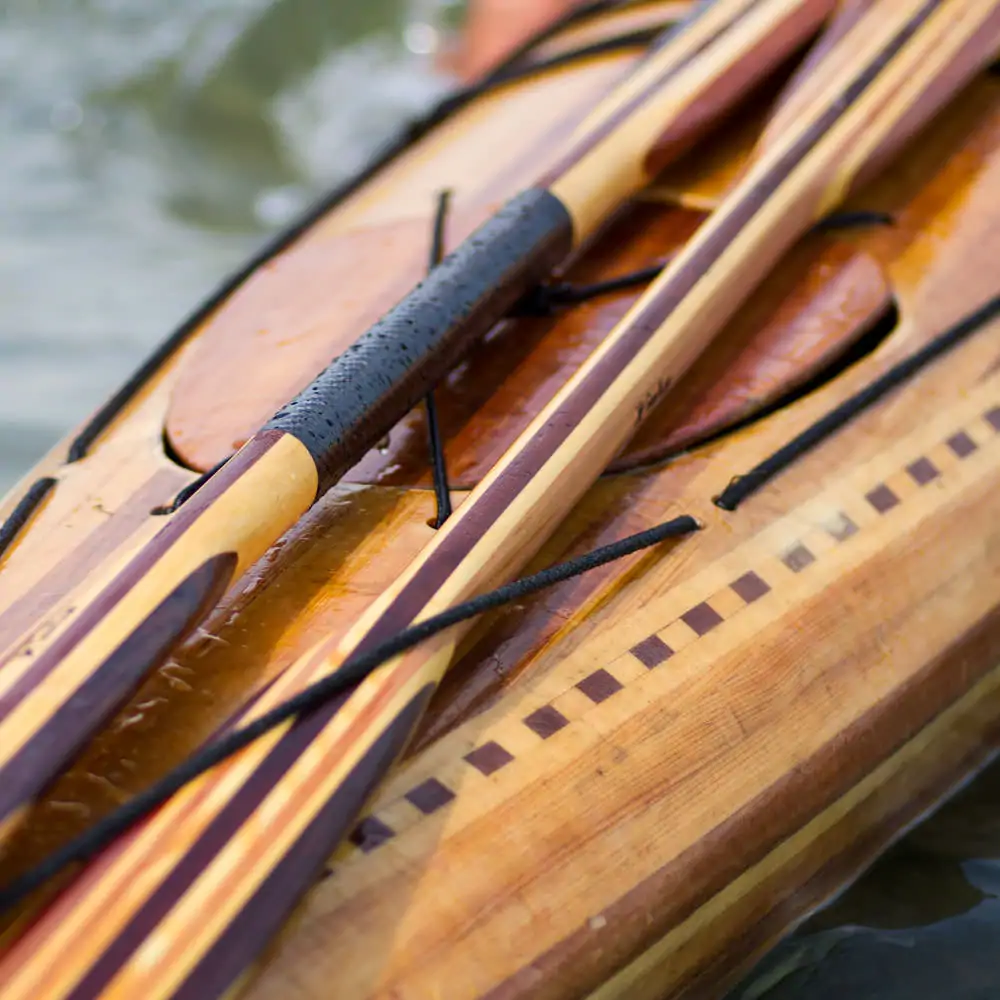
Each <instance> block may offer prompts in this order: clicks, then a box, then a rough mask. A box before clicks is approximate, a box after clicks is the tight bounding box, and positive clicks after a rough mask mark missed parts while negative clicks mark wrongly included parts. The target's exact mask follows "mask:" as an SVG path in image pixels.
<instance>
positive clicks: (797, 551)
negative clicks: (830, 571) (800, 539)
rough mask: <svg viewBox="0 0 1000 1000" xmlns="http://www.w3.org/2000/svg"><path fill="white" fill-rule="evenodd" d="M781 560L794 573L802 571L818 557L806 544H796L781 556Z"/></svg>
mask: <svg viewBox="0 0 1000 1000" xmlns="http://www.w3.org/2000/svg"><path fill="white" fill-rule="evenodd" d="M781 561H782V562H783V563H784V564H785V565H786V566H787V567H788V568H789V569H790V570H791V571H792V572H793V573H801V572H802V570H804V569H805V568H806V566H808V565H809V564H810V563H814V562H815V561H816V557H815V556H814V555H813V554H812V553H811V552H810V551H809V550H808V549H807V548H806V547H805V546H804V545H796V546H795V547H794V548H792V549H789V550H788V551H787V552H786V553H785V554H784V555H783V556H782V557H781Z"/></svg>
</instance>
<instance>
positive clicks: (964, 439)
mask: <svg viewBox="0 0 1000 1000" xmlns="http://www.w3.org/2000/svg"><path fill="white" fill-rule="evenodd" d="M945 443H946V444H947V445H948V447H949V448H950V449H951V451H952V453H953V454H954V455H955V456H957V457H958V458H967V457H968V456H969V455H971V454H972V453H973V452H974V451H976V449H977V448H978V447H979V446H978V445H977V444H976V442H975V441H973V440H972V438H970V437H969V435H968V434H966V433H965V431H959V432H958V433H957V434H953V435H952V436H951V437H950V438H948V440H947V441H946V442H945Z"/></svg>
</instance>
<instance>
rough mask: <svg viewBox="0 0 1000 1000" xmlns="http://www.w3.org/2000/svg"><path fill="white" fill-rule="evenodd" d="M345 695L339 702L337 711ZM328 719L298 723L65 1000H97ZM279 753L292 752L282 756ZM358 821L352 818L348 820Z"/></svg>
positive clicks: (322, 718) (345, 696)
mask: <svg viewBox="0 0 1000 1000" xmlns="http://www.w3.org/2000/svg"><path fill="white" fill-rule="evenodd" d="M346 698H347V695H341V696H340V697H339V698H338V699H336V703H337V707H339V706H340V705H341V704H343V702H344V701H345V700H346ZM326 723H327V719H326V718H325V713H324V714H319V713H317V714H316V715H313V716H310V717H308V718H306V719H304V720H300V721H298V722H296V723H295V724H294V725H293V726H292V727H291V728H290V729H289V730H288V731H287V732H286V733H285V734H284V736H282V737H281V739H280V740H279V741H278V743H277V744H276V745H275V747H274V749H273V750H272V751H271V753H270V754H268V756H267V757H265V758H264V760H263V761H262V762H261V763H260V765H259V766H258V767H257V770H256V771H254V774H253V778H255V779H257V780H256V781H255V782H247V783H246V784H244V785H243V787H242V788H240V790H239V791H238V792H237V793H236V794H235V795H234V796H233V797H232V798H231V799H230V800H229V801H228V802H227V803H226V805H225V806H224V807H223V808H222V809H221V810H220V812H219V813H218V814H217V815H216V816H215V818H214V819H213V820H212V821H211V822H210V823H209V825H208V826H207V827H206V828H205V830H204V832H203V833H202V834H201V836H200V837H199V838H198V840H196V841H195V843H194V844H192V845H191V847H189V848H188V850H187V853H185V854H184V856H183V857H181V858H180V860H179V861H177V862H176V863H175V864H174V866H173V868H172V869H171V870H170V872H169V874H168V875H167V876H166V878H165V879H164V880H163V881H162V882H161V883H160V884H159V886H157V888H156V889H155V890H154V891H153V892H152V893H151V894H150V896H149V897H148V898H147V900H146V902H145V903H144V904H143V905H142V906H141V907H140V908H139V909H138V910H137V911H136V912H135V914H134V916H133V917H132V919H131V920H130V921H129V922H128V924H126V925H125V927H124V928H122V930H121V932H120V933H119V934H118V936H117V937H116V938H115V939H114V940H113V941H112V942H111V943H110V944H109V945H108V946H107V947H106V948H105V949H104V951H103V952H101V954H100V955H99V957H98V958H97V960H96V961H95V962H94V964H93V965H92V966H91V967H90V969H89V970H88V972H87V974H86V976H85V977H84V978H83V979H82V980H81V981H80V982H79V984H78V985H77V987H76V988H75V989H74V990H73V992H72V993H71V994H70V995H69V997H67V1000H96V998H97V997H98V996H100V994H101V992H102V991H103V990H104V988H105V987H106V986H107V984H108V983H109V982H110V981H111V979H112V978H113V977H114V976H115V974H116V973H117V972H118V970H119V969H121V967H122V966H123V965H124V964H125V963H126V962H127V961H128V960H129V958H130V957H131V956H132V955H133V954H134V953H135V951H136V949H137V948H138V947H139V946H140V945H141V944H142V942H143V941H144V940H145V939H146V938H147V937H148V936H149V934H150V933H151V932H152V931H153V930H154V929H155V928H156V927H157V925H158V924H159V923H160V922H161V921H162V920H163V919H164V917H166V915H167V914H168V913H169V912H170V910H172V909H173V907H174V905H175V904H176V903H177V901H178V900H179V899H180V898H181V897H182V896H183V895H184V893H185V892H187V890H188V889H189V888H190V887H191V886H192V884H193V883H194V881H195V879H197V878H198V876H199V875H200V874H201V873H202V872H203V871H204V870H205V868H207V867H208V866H209V865H210V864H211V862H212V860H213V859H214V858H215V857H216V856H217V855H218V853H219V852H220V851H221V850H222V849H223V848H224V847H225V846H226V844H228V843H229V842H230V840H231V839H232V836H233V833H234V831H235V830H238V829H239V827H240V826H242V824H243V823H244V822H245V821H246V818H247V817H248V816H249V815H250V814H251V813H252V812H253V810H254V809H256V808H257V806H258V805H259V804H260V802H261V801H262V800H263V798H264V796H265V795H266V792H267V786H268V785H269V784H271V783H274V782H277V781H278V780H280V779H281V778H282V777H283V776H284V774H285V773H287V771H288V768H289V767H290V766H291V764H292V763H293V762H294V756H293V753H295V752H299V753H300V752H302V751H303V750H305V749H306V747H308V746H309V744H310V743H311V742H312V740H313V739H314V738H315V736H316V735H317V734H318V733H319V732H321V731H322V729H323V727H324V726H325V725H326ZM280 750H286V751H290V752H289V753H285V754H282V753H279V752H278V751H280ZM353 821H354V817H352V818H351V820H350V822H353Z"/></svg>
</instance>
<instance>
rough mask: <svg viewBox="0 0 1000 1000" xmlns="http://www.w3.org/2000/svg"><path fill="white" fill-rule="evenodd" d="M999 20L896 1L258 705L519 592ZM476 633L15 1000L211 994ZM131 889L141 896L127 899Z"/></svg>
mask: <svg viewBox="0 0 1000 1000" xmlns="http://www.w3.org/2000/svg"><path fill="white" fill-rule="evenodd" d="M998 38H1000V2H994V3H990V4H988V5H987V4H984V3H982V2H981V0H905V2H904V0H899V2H898V3H894V4H892V5H879V6H877V7H875V8H873V9H872V10H871V11H870V12H869V14H868V15H867V16H866V17H865V18H863V19H862V20H861V21H860V22H859V24H858V26H857V28H856V29H855V30H854V31H851V32H849V33H848V34H847V35H846V36H845V38H844V41H843V44H844V45H850V46H852V49H851V52H852V57H851V59H849V60H846V61H845V65H844V66H843V67H839V68H838V70H837V72H836V73H833V74H831V75H830V77H829V79H827V80H826V81H825V82H824V85H823V86H822V87H821V88H820V93H819V94H818V95H817V98H816V100H815V101H811V102H809V103H808V106H807V107H804V108H803V109H802V110H801V112H800V113H797V114H796V115H794V116H792V119H791V120H790V121H789V123H788V129H787V134H786V135H785V136H782V137H774V139H773V141H772V142H771V143H770V144H769V146H768V148H767V149H766V150H765V151H764V152H763V153H762V155H761V156H760V157H759V158H758V159H757V160H756V162H755V163H754V164H753V166H752V167H751V169H750V171H749V172H748V174H747V176H746V177H745V178H744V180H743V181H742V182H741V183H740V184H739V185H738V186H737V188H736V189H735V190H734V191H733V192H732V193H731V194H730V195H729V196H728V197H727V198H726V199H725V201H724V202H723V204H722V205H721V206H720V208H719V209H718V211H717V212H716V213H715V214H714V215H713V216H712V218H711V219H710V220H709V221H708V222H706V223H705V225H704V226H703V227H702V228H701V229H700V230H699V231H698V233H696V234H695V237H694V238H693V239H692V241H691V242H690V243H689V245H688V246H687V247H685V249H684V250H683V251H682V252H681V253H680V254H679V255H678V257H677V258H676V259H675V260H674V261H673V263H672V264H671V265H670V267H669V268H668V269H667V270H666V271H665V272H664V274H663V275H662V276H661V277H660V278H659V279H658V280H657V281H656V283H655V284H654V285H653V286H652V287H651V288H650V289H649V290H648V292H647V293H646V294H645V295H644V296H643V297H642V298H641V299H640V300H639V301H638V302H637V303H636V305H635V306H634V307H633V308H632V310H631V311H630V312H629V314H628V315H627V316H626V317H625V318H624V319H623V320H622V322H621V323H620V324H619V325H618V326H617V327H616V328H615V329H614V330H613V331H612V332H611V334H609V336H608V338H607V340H606V341H605V342H604V344H602V346H601V347H600V348H598V350H597V351H595V353H594V354H593V355H592V356H591V358H590V359H589V360H588V362H587V363H586V364H585V365H584V366H583V368H581V370H580V371H579V372H578V373H577V374H576V375H574V377H573V378H572V379H571V380H570V382H569V383H568V384H567V385H566V387H565V388H564V389H563V390H562V391H561V392H560V393H559V394H558V395H557V396H556V397H555V398H554V399H553V401H552V402H551V403H550V404H549V405H548V406H547V407H546V408H545V410H544V411H543V412H542V413H540V414H539V416H538V417H537V418H536V420H535V421H534V422H533V423H532V425H531V426H530V427H529V428H528V429H527V430H526V431H525V432H524V434H523V435H522V436H521V437H520V438H519V440H518V441H517V442H516V443H515V444H514V445H513V446H512V448H511V449H510V450H509V451H508V452H507V454H506V455H505V456H504V457H503V459H501V461H500V462H499V463H498V465H497V466H496V467H495V468H494V469H493V470H492V471H491V472H490V474H489V475H488V476H487V478H486V479H485V480H484V481H483V482H482V483H481V484H480V485H479V486H478V487H477V488H476V490H475V491H474V492H473V493H472V495H471V496H470V497H469V498H468V499H467V500H466V502H465V503H464V504H463V505H462V507H461V508H460V509H459V511H458V512H457V513H456V514H455V515H454V516H453V518H452V519H451V520H450V521H449V522H448V523H447V525H446V526H445V527H444V528H443V529H442V530H441V531H440V532H438V534H437V535H436V536H435V539H434V541H433V542H432V543H431V544H430V545H429V546H428V547H427V549H426V550H425V551H424V552H423V553H422V554H421V555H420V556H419V557H418V558H417V559H416V560H415V561H414V563H413V564H412V565H411V566H410V568H409V569H408V571H407V572H406V573H405V574H404V575H403V576H402V578H401V579H400V580H399V581H398V582H397V583H396V585H395V586H394V587H393V588H391V590H389V591H388V592H386V593H385V594H384V595H382V597H380V598H379V599H378V600H377V601H376V602H375V604H374V605H373V606H372V607H371V608H370V609H369V611H368V613H367V614H366V615H365V616H364V618H363V619H362V620H361V621H360V622H359V623H358V624H357V625H356V626H355V628H354V629H352V630H351V632H350V633H349V634H348V635H347V636H346V637H344V638H343V639H342V640H340V641H339V642H336V643H321V644H319V645H318V646H317V647H316V648H314V649H313V650H312V651H311V652H310V653H309V654H308V655H307V656H305V657H304V658H302V659H301V660H300V661H298V662H297V663H296V664H294V665H293V666H292V667H291V668H290V669H289V670H288V671H286V672H285V673H284V674H283V675H282V676H281V677H280V678H279V679H278V680H277V681H276V683H275V684H274V686H273V687H272V688H271V689H269V691H268V692H267V694H266V695H265V696H264V697H263V698H262V699H261V701H260V702H259V703H258V704H257V705H255V706H254V708H253V710H252V712H251V713H250V717H253V716H256V715H257V714H259V713H263V712H265V711H267V710H268V709H269V708H270V707H272V706H273V705H275V704H277V703H280V702H281V701H282V700H283V699H285V698H287V697H288V696H289V695H291V694H293V693H295V692H296V691H298V690H301V689H302V688H303V687H305V686H307V685H308V684H309V683H311V682H312V681H314V680H316V679H318V678H319V677H321V676H324V675H327V674H329V673H330V672H332V671H335V670H336V669H337V668H338V666H339V665H340V664H342V663H343V662H344V661H345V659H346V658H347V657H349V656H350V655H352V654H355V653H357V652H359V651H361V650H363V649H365V648H366V647H369V646H370V645H371V644H373V643H376V642H378V641H380V640H382V639H384V638H385V637H386V636H387V635H389V634H392V633H394V632H395V631H398V630H399V629H401V628H402V627H404V626H406V625H408V624H410V623H411V622H412V621H414V620H420V619H423V618H426V617H429V616H430V615H433V614H435V613H436V612H438V611H440V610H442V609H443V608H445V607H448V606H450V605H452V604H453V603H455V602H456V601H459V600H462V599H463V598H466V597H468V596H470V595H472V594H475V593H477V592H481V590H482V589H483V588H484V587H486V586H489V585H491V584H493V583H496V582H497V581H499V580H500V579H503V578H506V577H508V576H510V575H511V574H512V573H514V572H515V571H516V570H517V568H518V567H519V566H520V565H522V564H523V563H524V562H525V561H526V560H527V559H529V558H530V557H531V555H532V554H533V553H534V552H535V551H536V550H537V548H538V546H539V545H540V544H541V543H542V542H543V541H544V539H545V538H546V537H547V536H548V534H549V533H550V532H551V530H552V528H553V527H554V526H555V525H556V524H557V523H558V522H559V520H560V519H561V518H562V517H563V516H564V515H565V514H566V512H567V511H568V510H569V508H570V507H571V506H572V505H573V503H575V501H576V499H577V498H578V497H579V496H580V495H581V494H582V492H583V491H584V490H585V489H586V488H587V486H588V485H589V484H590V483H592V482H593V480H594V479H595V478H596V477H597V476H598V475H599V474H600V472H601V470H602V469H603V467H604V464H605V463H606V462H607V460H608V459H609V458H610V457H611V456H612V455H613V454H614V453H615V452H616V451H617V449H618V448H620V447H621V445H622V444H623V443H624V441H626V440H627V439H628V437H629V436H630V434H631V433H632V432H633V430H634V428H635V427H636V425H637V424H638V423H639V422H640V421H641V419H642V417H643V416H644V415H645V414H646V413H648V411H649V409H650V407H651V406H652V405H653V404H654V403H655V402H656V400H657V399H658V398H659V397H660V396H661V395H662V393H663V392H664V391H665V388H666V387H668V386H669V385H671V384H672V383H673V382H674V381H675V380H676V379H677V378H678V377H679V375H680V374H681V372H682V371H683V370H684V369H685V368H686V367H687V365H689V364H690V362H691V360H692V359H693V358H694V357H695V356H696V355H697V354H698V352H699V351H700V350H702V349H704V347H705V346H706V345H707V344H708V343H709V342H710V340H711V338H712V336H713V335H714V334H715V332H716V331H717V330H718V329H719V328H720V327H721V326H722V325H723V324H724V323H725V321H726V319H727V318H728V317H729V316H730V315H731V314H732V313H733V312H734V311H735V310H736V309H737V308H738V306H739V303H740V302H741V301H742V300H743V299H745V297H746V296H747V295H748V294H749V292H750V291H751V290H752V289H753V287H755V285H756V284H757V283H758V282H759V281H760V280H761V279H762V278H763V276H764V275H765V274H766V273H767V272H768V271H769V270H770V269H771V267H772V266H773V264H774V263H775V262H776V261H777V260H778V259H779V258H780V256H781V255H782V254H783V253H784V252H786V251H787V249H788V248H789V247H790V246H791V245H792V244H793V243H794V242H795V240H796V238H797V237H798V235H800V234H801V233H803V232H804V231H805V230H807V229H808V228H809V226H810V225H811V223H812V222H813V221H814V220H815V219H816V218H818V217H820V216H821V215H823V214H824V213H826V212H827V211H829V209H830V208H831V207H833V206H834V205H835V204H837V202H838V201H839V200H840V199H841V198H843V197H844V195H845V194H846V193H848V192H849V191H850V190H851V189H852V187H853V184H854V181H855V179H856V178H858V177H859V176H863V174H864V172H865V170H866V168H867V166H868V164H869V163H871V162H872V161H873V160H875V161H877V160H878V159H879V158H880V156H881V153H882V150H883V146H884V144H885V143H889V144H893V145H894V144H898V142H899V136H900V135H901V134H902V133H903V132H906V133H907V134H909V132H912V131H913V130H914V129H915V128H916V127H917V125H919V124H920V123H922V122H924V121H926V120H927V119H928V118H929V117H931V116H932V115H933V114H934V112H935V111H936V110H937V109H938V108H939V107H941V105H942V104H944V103H945V101H947V100H948V98H949V97H950V96H951V95H952V94H953V93H954V92H955V91H956V90H957V89H958V88H959V87H960V86H961V85H962V84H963V83H964V82H965V81H966V80H967V79H968V78H969V77H970V76H971V75H972V74H973V73H974V72H975V71H976V70H977V69H978V68H979V67H980V66H981V65H983V64H985V63H986V62H988V61H989V59H990V58H991V57H992V54H993V50H994V48H995V46H996V45H997V42H998ZM465 627H466V626H459V627H456V628H455V629H453V630H451V631H450V632H449V633H445V634H441V635H439V636H437V637H435V638H434V639H431V640H429V641H428V642H427V643H425V644H424V645H422V646H421V647H418V648H417V649H414V650H412V651H411V652H409V653H407V654H404V655H403V656H401V657H399V658H397V659H396V660H394V661H392V662H390V663H387V664H385V665H384V666H383V667H381V668H379V669H378V670H377V671H376V672H375V673H374V674H372V675H371V676H370V677H368V678H367V679H366V680H365V681H363V682H362V683H361V684H360V685H359V686H358V687H357V688H356V689H355V690H354V691H353V692H351V693H350V694H349V695H345V696H343V697H341V698H340V699H338V700H337V702H336V703H335V704H330V705H327V706H325V707H324V708H322V709H319V710H317V711H315V712H314V713H312V714H311V715H309V716H307V717H303V718H301V719H299V720H297V721H295V722H294V723H292V724H289V725H287V726H285V727H283V728H280V729H278V730H275V731H273V732H272V733H270V734H268V735H267V736H266V737H264V738H262V739H260V740H259V741H258V742H257V743H255V744H254V745H253V746H251V747H249V748H248V749H246V750H245V751H243V752H242V753H241V754H239V755H238V756H237V757H235V758H233V759H232V760H231V761H230V762H228V763H227V764H224V765H222V766H220V767H219V768H217V769H216V770H215V771H213V772H211V773H210V774H208V775H206V776H205V777H204V778H202V779H200V780H199V781H198V782H196V783H195V784H193V785H191V786H190V787H189V788H187V789H186V790H185V791H184V792H182V793H180V794H179V795H178V796H176V797H175V798H174V799H173V800H172V801H171V802H170V803H169V804H168V805H167V806H166V807H164V808H163V809H162V810H161V812H160V813H158V814H157V815H155V816H154V817H152V818H151V819H150V820H149V821H148V822H147V823H146V824H144V825H143V826H142V827H140V828H139V829H138V830H136V831H135V833H134V834H133V835H132V836H130V837H128V838H125V839H123V841H122V842H120V843H119V844H117V845H115V846H114V847H113V848H112V849H111V850H110V851H109V852H107V854H106V855H105V856H104V857H103V858H102V859H100V860H99V861H98V862H97V863H96V864H95V865H94V866H93V867H92V868H91V870H90V871H89V872H88V873H87V874H86V875H85V877H84V878H82V879H81V880H79V881H78V883H77V884H76V885H75V886H73V887H71V888H70V890H68V891H67V892H66V893H65V894H64V896H63V897H62V899H61V900H60V901H59V902H58V903H57V904H56V907H55V908H54V909H53V910H52V915H51V916H50V917H43V918H42V919H41V920H40V921H39V922H38V923H37V924H36V925H35V926H34V927H33V928H32V930H31V931H30V932H29V933H28V934H27V935H26V936H25V937H24V938H23V939H22V941H21V942H19V944H18V945H17V946H16V947H15V949H14V950H13V951H12V953H11V954H10V955H9V956H8V957H7V959H6V960H5V961H4V962H3V963H0V982H2V983H3V991H4V996H5V997H7V996H9V997H11V998H22V997H24V998H26V997H30V996H37V995H46V996H50V997H53V998H62V997H70V996H72V997H73V998H74V1000H85V998H88V997H96V996H97V995H99V994H100V992H101V991H102V990H104V989H106V988H107V989H112V990H113V991H114V993H115V996H118V997H121V998H131V997H136V998H139V997H142V998H162V997H174V998H180V997H194V996H197V997H200V998H207V997H214V996H219V995H221V994H222V993H224V992H225V991H226V990H227V989H228V988H229V987H230V985H231V984H232V983H233V982H234V981H235V980H236V979H237V978H238V977H239V976H240V975H242V974H243V973H245V971H246V969H247V967H248V965H249V963H250V962H251V960H252V959H253V957H254V956H255V955H256V954H257V952H258V950H259V949H260V948H261V947H262V946H263V944H264V943H265V942H266V940H267V939H268V938H269V937H270V936H271V934H273V933H274V932H275V931H276V930H277V929H278V927H279V926H280V924H281V923H282V922H283V921H284V919H285V918H286V917H287V915H288V913H289V912H290V910H291V908H292V907H293V905H294V903H295V902H296V900H297V899H298V898H299V896H300V895H301V894H302V893H303V892H304V891H305V890H306V889H307V888H308V887H309V886H310V885H311V884H312V881H313V879H314V878H315V877H316V874H317V872H318V870H319V869H320V867H321V866H322V864H323V862H324V861H325V859H326V857H327V856H328V854H329V852H330V851H331V850H332V849H333V847H334V846H335V843H336V842H337V841H338V840H339V839H340V838H341V837H342V836H343V835H344V834H345V833H346V831H347V830H348V829H349V828H350V826H351V825H352V824H353V822H354V820H355V818H356V816H357V814H358V811H359V810H360V809H361V808H362V806H363V803H364V801H365V799H366V798H367V796H368V793H369V792H370V790H371V788H372V787H373V785H374V784H375V783H376V782H377V781H378V779H379V777H380V776H381V775H382V774H383V773H384V771H385V769H386V768H387V767H388V766H389V764H390V762H391V760H392V759H393V758H394V757H395V756H396V755H397V754H398V752H399V750H400V749H401V748H402V746H403V745H404V744H405V742H406V740H407V739H408V737H409V734H410V733H411V732H412V728H413V726H414V725H415V723H416V721H417V719H418V718H419V716H420V712H421V710H422V708H423V706H424V704H425V703H426V701H427V699H428V697H429V696H430V693H431V692H432V691H433V689H434V686H435V685H436V684H437V682H438V680H439V679H440V677H441V676H442V674H443V672H444V670H445V669H446V668H447V665H448V663H449V662H450V659H451V657H452V653H453V651H454V648H455V645H456V643H457V642H458V640H459V638H460V635H461V634H462V632H463V629H464V628H465ZM125 887H128V891H127V892H125V891H124V888H125Z"/></svg>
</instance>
